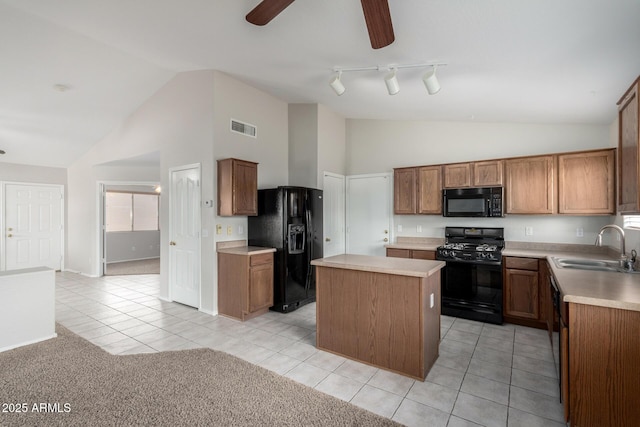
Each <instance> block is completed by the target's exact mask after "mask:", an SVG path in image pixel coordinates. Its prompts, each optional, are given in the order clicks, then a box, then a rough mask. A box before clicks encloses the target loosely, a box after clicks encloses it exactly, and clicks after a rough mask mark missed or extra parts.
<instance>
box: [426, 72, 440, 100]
mask: <svg viewBox="0 0 640 427" xmlns="http://www.w3.org/2000/svg"><path fill="white" fill-rule="evenodd" d="M436 68H438V66H437V65H434V66H432V67H431V70H430V71H428V72H427V74H425V75H424V77H422V81H423V82H424V86H425V87H426V88H427V92H429V95H435V94H436V93H438V92H440V82H439V81H438V78H437V77H436Z"/></svg>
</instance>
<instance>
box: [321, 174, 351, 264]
mask: <svg viewBox="0 0 640 427" xmlns="http://www.w3.org/2000/svg"><path fill="white" fill-rule="evenodd" d="M322 189H323V190H322V191H323V194H322V195H323V201H324V205H323V217H322V218H323V222H324V223H323V225H322V229H323V230H324V248H323V252H322V253H323V256H324V257H330V256H334V255H338V254H343V253H345V252H346V243H345V242H346V238H345V177H344V175H338V174H333V173H329V172H325V173H324V180H323V186H322Z"/></svg>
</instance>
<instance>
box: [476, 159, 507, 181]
mask: <svg viewBox="0 0 640 427" xmlns="http://www.w3.org/2000/svg"><path fill="white" fill-rule="evenodd" d="M503 169H504V162H503V161H502V160H488V161H486V162H474V163H473V182H472V184H473V186H474V187H501V186H502V184H503V182H504V179H503V175H504V172H503Z"/></svg>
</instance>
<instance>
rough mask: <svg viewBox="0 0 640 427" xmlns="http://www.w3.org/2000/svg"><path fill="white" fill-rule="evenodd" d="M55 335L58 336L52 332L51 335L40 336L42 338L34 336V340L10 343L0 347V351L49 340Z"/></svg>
mask: <svg viewBox="0 0 640 427" xmlns="http://www.w3.org/2000/svg"><path fill="white" fill-rule="evenodd" d="M57 336H58V334H56V333H54V334H53V335H47V336H45V337H42V338H36V339H34V340H29V341H25V342H21V343H19V344H12V345H10V346H7V347H3V348H0V353H2V352H3V351H8V350H13V349H14V348H18V347H23V346H25V345H31V344H35V343H37V342H41V341H46V340H50V339H52V338H56V337H57Z"/></svg>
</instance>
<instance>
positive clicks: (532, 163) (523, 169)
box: [506, 156, 555, 214]
mask: <svg viewBox="0 0 640 427" xmlns="http://www.w3.org/2000/svg"><path fill="white" fill-rule="evenodd" d="M506 169H507V171H506V181H507V182H506V205H507V209H506V211H507V212H506V213H508V214H552V213H554V212H555V203H554V199H555V178H554V157H553V156H541V157H525V158H520V159H509V160H507V161H506Z"/></svg>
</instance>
